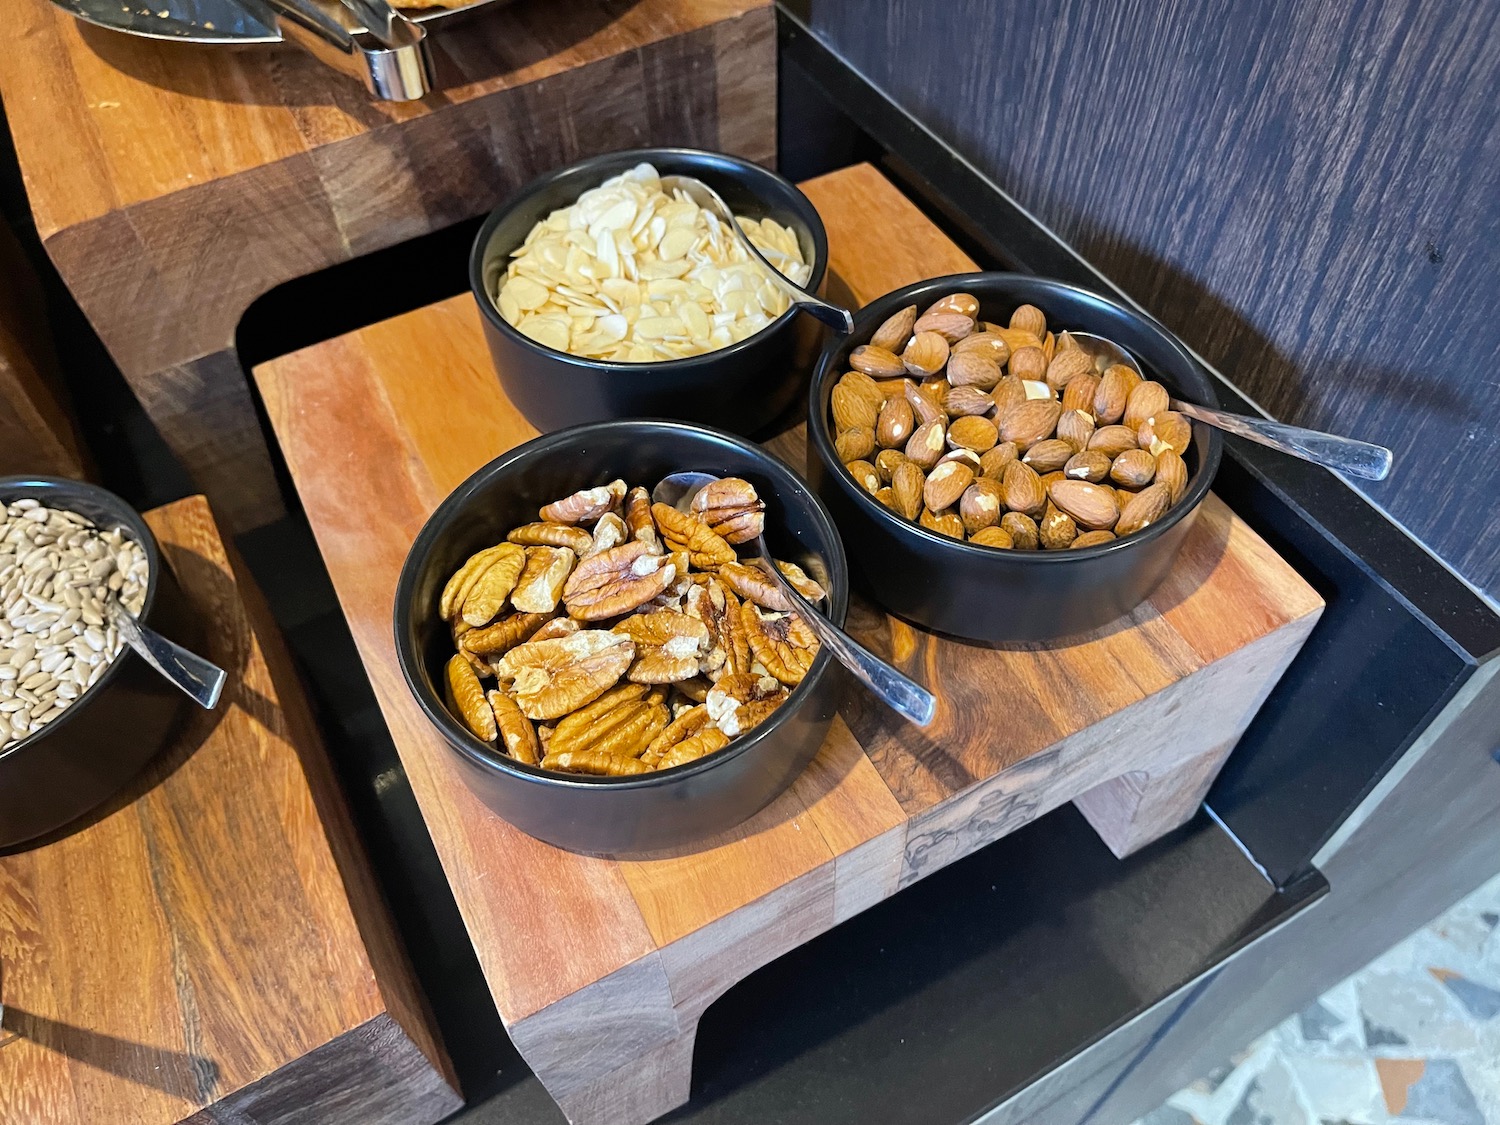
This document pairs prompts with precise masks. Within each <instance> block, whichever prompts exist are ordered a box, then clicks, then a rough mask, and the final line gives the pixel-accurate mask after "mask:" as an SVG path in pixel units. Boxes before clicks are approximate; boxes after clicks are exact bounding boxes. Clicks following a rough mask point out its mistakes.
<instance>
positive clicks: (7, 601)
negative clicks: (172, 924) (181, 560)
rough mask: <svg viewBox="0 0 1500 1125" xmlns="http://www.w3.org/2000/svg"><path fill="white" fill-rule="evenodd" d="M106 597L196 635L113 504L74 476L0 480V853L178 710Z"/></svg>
mask: <svg viewBox="0 0 1500 1125" xmlns="http://www.w3.org/2000/svg"><path fill="white" fill-rule="evenodd" d="M111 599H118V600H119V602H120V603H121V604H122V605H123V606H124V608H125V609H126V611H127V612H128V613H130V614H132V615H134V616H135V617H137V618H139V619H140V620H141V621H144V622H146V623H147V624H149V625H151V626H152V627H154V628H157V629H160V630H162V631H165V632H169V633H171V634H172V635H174V636H175V637H177V638H179V639H181V640H183V641H191V640H193V639H195V638H194V637H192V636H185V635H184V633H183V631H184V629H186V628H189V627H190V622H188V621H187V620H186V618H185V615H184V614H183V613H182V604H181V596H180V594H178V592H177V588H176V586H175V584H174V583H173V582H172V580H171V577H170V575H168V574H167V573H166V572H165V571H164V569H163V567H162V566H161V557H160V555H159V553H158V551H157V546H156V540H155V538H154V537H153V536H152V534H151V531H150V529H149V528H148V527H147V526H146V524H145V521H144V520H142V519H141V518H140V516H139V515H138V514H137V513H136V512H135V511H134V510H133V509H132V508H131V507H130V506H129V505H127V504H126V503H125V502H124V501H123V500H121V499H120V498H119V497H117V496H115V495H114V494H112V493H110V492H106V491H105V490H104V489H102V488H98V487H96V486H94V485H91V484H85V483H83V482H81V481H71V480H59V479H53V478H46V477H3V478H0V847H10V846H13V845H15V844H18V843H22V842H24V841H27V840H31V839H34V838H35V837H37V836H40V835H42V834H44V833H48V832H51V831H52V830H53V829H55V828H59V827H61V826H63V825H65V824H67V823H68V822H69V821H72V820H74V819H75V818H77V817H78V816H81V815H82V814H83V813H85V812H87V811H88V810H90V809H92V808H93V807H94V806H96V805H98V804H99V803H101V802H102V801H104V800H106V799H107V798H109V797H110V796H112V795H113V794H114V793H116V792H117V791H118V790H119V789H120V788H121V787H122V786H123V785H124V784H125V783H126V782H127V781H128V780H129V779H130V778H131V777H132V776H133V775H134V774H135V773H137V772H138V771H139V770H140V768H141V767H142V766H143V765H145V764H146V762H147V761H149V760H150V759H151V758H152V757H153V756H154V755H155V754H156V752H157V751H158V750H160V749H161V747H162V746H163V744H164V743H165V742H166V740H167V738H168V737H169V735H170V734H171V731H172V729H173V727H174V724H175V722H176V720H177V718H178V715H179V714H180V712H181V710H182V706H183V704H184V703H185V702H186V697H185V696H183V695H182V694H181V693H180V692H179V691H178V690H177V689H176V688H175V687H173V686H172V684H170V683H169V682H168V681H167V680H166V679H165V678H163V677H162V676H161V675H160V674H159V673H157V672H156V671H154V670H153V669H151V668H150V667H149V666H147V664H146V663H145V661H143V660H142V659H141V658H140V657H139V656H137V655H136V654H135V653H134V652H133V651H131V650H130V649H129V648H127V647H126V646H125V644H124V642H123V640H122V639H121V637H120V636H119V635H118V633H117V631H116V630H115V629H114V627H113V626H111V625H110V623H109V617H108V613H107V612H106V609H105V604H106V602H108V601H109V600H111Z"/></svg>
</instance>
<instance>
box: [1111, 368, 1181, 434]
mask: <svg viewBox="0 0 1500 1125" xmlns="http://www.w3.org/2000/svg"><path fill="white" fill-rule="evenodd" d="M1171 405H1172V396H1171V395H1169V394H1167V388H1166V387H1164V386H1162V385H1161V384H1160V383H1158V382H1156V381H1155V380H1151V379H1148V380H1147V381H1145V382H1144V383H1137V384H1136V386H1135V389H1134V390H1132V391H1131V392H1130V397H1129V398H1128V399H1126V400H1125V416H1124V418H1122V419H1121V421H1123V422H1124V423H1125V425H1127V426H1129V427H1130V428H1131V429H1132V430H1138V429H1140V428H1141V423H1142V422H1144V421H1145V420H1146V419H1147V418H1151V417H1153V416H1155V415H1157V414H1165V413H1166V412H1167V411H1168V410H1169V409H1170V408H1171Z"/></svg>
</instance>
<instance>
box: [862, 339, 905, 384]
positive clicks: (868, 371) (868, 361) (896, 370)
mask: <svg viewBox="0 0 1500 1125" xmlns="http://www.w3.org/2000/svg"><path fill="white" fill-rule="evenodd" d="M849 366H850V367H852V368H854V370H856V371H858V372H860V373H862V374H865V375H869V376H870V377H871V378H874V379H894V378H896V377H897V376H898V375H904V374H906V368H905V366H903V365H902V363H901V360H900V358H899V357H898V356H897V355H896V353H895V352H891V351H887V350H886V349H885V348H877V347H875V346H873V345H871V344H861V345H860V346H859V347H857V348H855V349H854V350H853V351H852V352H850V353H849Z"/></svg>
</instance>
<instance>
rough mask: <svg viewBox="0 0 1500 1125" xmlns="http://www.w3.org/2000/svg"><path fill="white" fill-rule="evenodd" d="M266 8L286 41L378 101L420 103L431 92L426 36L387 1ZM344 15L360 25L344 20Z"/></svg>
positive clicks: (299, 1) (287, 2) (304, 2)
mask: <svg viewBox="0 0 1500 1125" xmlns="http://www.w3.org/2000/svg"><path fill="white" fill-rule="evenodd" d="M265 5H266V7H267V8H269V9H270V10H271V12H272V13H274V23H275V26H276V30H277V31H279V32H280V33H281V37H282V38H283V39H285V40H286V41H287V42H289V43H296V44H297V45H298V46H299V47H301V48H303V50H305V51H307V52H308V53H309V54H311V55H313V56H314V57H315V58H317V59H318V60H319V61H320V62H322V63H324V64H325V65H327V66H330V67H332V68H333V69H334V70H337V71H340V72H341V73H344V74H349V75H353V76H354V77H356V78H358V79H360V80H361V81H362V82H364V84H365V88H366V89H367V90H369V91H370V93H372V94H374V95H375V96H376V97H377V98H383V99H385V100H386V101H415V100H416V99H418V98H421V97H425V96H426V94H427V93H428V91H430V90H431V89H432V81H433V68H432V56H431V55H430V54H429V52H428V47H427V32H426V31H425V30H424V29H423V27H422V26H421V25H420V24H418V23H415V22H413V21H412V20H409V19H407V18H406V17H405V16H404V15H402V14H401V13H400V12H398V11H396V10H395V9H394V8H393V7H391V5H390V4H389V3H387V0H342V6H341V7H340V6H334V7H332V8H329V7H324V6H322V5H320V4H318V2H317V0H265ZM342 12H347V13H349V14H350V15H351V16H352V18H353V19H354V20H357V21H358V26H353V27H351V26H349V21H347V20H341V19H340V18H339V15H340V13H342ZM361 28H362V29H363V30H361Z"/></svg>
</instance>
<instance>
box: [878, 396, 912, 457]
mask: <svg viewBox="0 0 1500 1125" xmlns="http://www.w3.org/2000/svg"><path fill="white" fill-rule="evenodd" d="M916 428H917V426H916V420H915V418H914V417H913V415H912V411H911V403H909V402H907V401H906V397H905V396H904V395H903V396H902V397H900V398H888V399H886V400H885V405H884V406H882V407H881V408H880V415H879V417H878V418H877V419H876V421H875V440H876V441H878V442H879V443H880V444H881V446H882V447H883V448H885V449H898V448H900V447H901V446H904V445H905V444H906V443H907V441H908V439H910V437H911V435H912V431H913V430H915V429H916Z"/></svg>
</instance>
